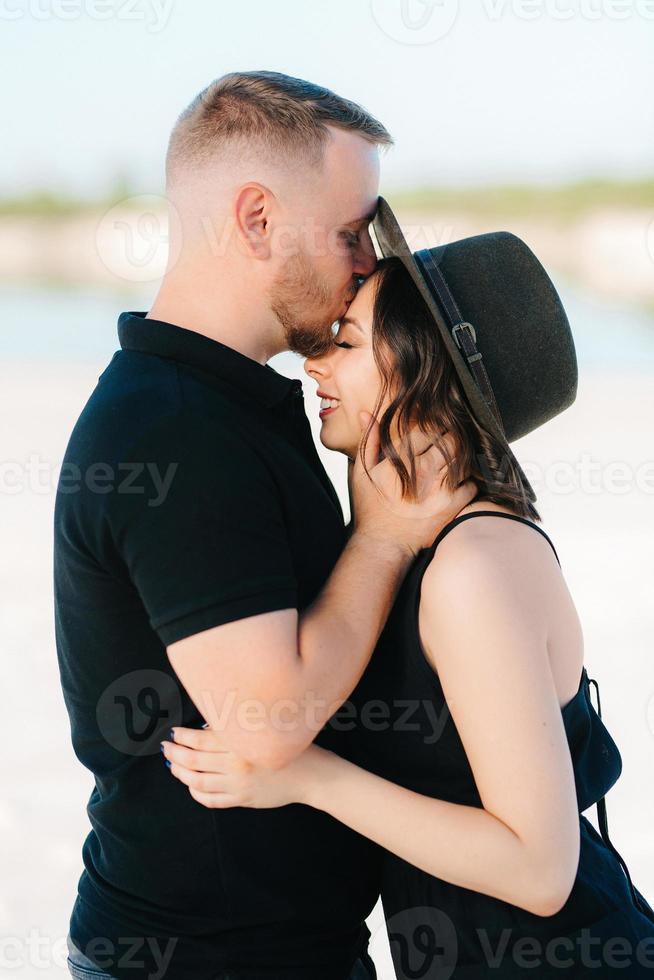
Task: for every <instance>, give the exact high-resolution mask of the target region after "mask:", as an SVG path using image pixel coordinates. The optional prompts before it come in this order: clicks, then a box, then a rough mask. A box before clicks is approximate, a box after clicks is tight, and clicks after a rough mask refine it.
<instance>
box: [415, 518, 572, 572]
mask: <svg viewBox="0 0 654 980" xmlns="http://www.w3.org/2000/svg"><path fill="white" fill-rule="evenodd" d="M469 517H508V518H509V520H511V521H520V522H521V523H522V524H528V525H529V527H533V529H534V530H535V531H538V533H539V534H542V535H543V537H544V538H545V540H546V541H547V542H548V543H549V545H550V547H551V549H552V551H553V552H554V555H555V557H556V560H557V561H558V562H559V566H560V565H561V562H560V561H559V556H558V555H557V553H556V548H555V547H554V545H553V544H552V542H551V541H550V539H549V538H548V536H547V535H546V534H545V531H543V529H542V528H540V527H538V525H537V524H534V522H533V521H530V520H528V518H526V517H518V515H517V514H504V513H502V511H499V510H475V511H472V513H470V514H460V515H459V517H455V518H454V520H453V521H450V523H449V524H446V525H445V527H444V528H443V530H442V531H441V532H440V534H439V535H438V537H437V538H436V540H435V541H434V543H433V544H432V546H431V547H432V549H435V548H436V547H437V546H438V545H439V544H440V542H441V540H442V539H443V538H444V537H445V535H446V534H448V533H449V532H450V531H451V530H452V528H453V527H456V525H457V524H460V523H462V522H463V521H467V520H468V518H469Z"/></svg>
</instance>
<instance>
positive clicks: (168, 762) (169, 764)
mask: <svg viewBox="0 0 654 980" xmlns="http://www.w3.org/2000/svg"><path fill="white" fill-rule="evenodd" d="M166 765H167V766H168V768H169V769H170V767H171V765H172V762H171V761H170V759H166Z"/></svg>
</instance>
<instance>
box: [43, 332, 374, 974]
mask: <svg viewBox="0 0 654 980" xmlns="http://www.w3.org/2000/svg"><path fill="white" fill-rule="evenodd" d="M118 333H119V339H120V346H121V350H119V351H117V352H116V353H115V354H114V356H113V358H112V360H111V361H110V363H109V365H108V366H107V368H106V369H105V370H104V372H103V373H102V375H101V376H100V378H99V381H98V384H97V387H96V388H95V390H94V391H93V393H92V395H91V397H90V399H89V401H88V402H87V404H86V406H85V408H84V409H83V411H82V414H81V415H80V417H79V419H78V421H77V423H76V425H75V428H74V430H73V432H72V435H71V438H70V441H69V444H68V448H67V451H66V455H65V459H64V462H63V466H62V470H61V476H60V480H59V486H58V490H57V500H56V510H55V528H54V532H55V539H54V579H55V582H54V584H55V621H56V636H57V650H58V657H59V666H60V674H61V682H62V687H63V692H64V698H65V702H66V707H67V709H68V713H69V716H70V724H71V734H72V742H73V747H74V750H75V753H76V755H77V756H78V758H79V759H80V761H81V762H82V763H83V764H84V765H85V766H86V767H87V768H88V769H89V770H90V771H91V772H92V773H93V775H94V778H95V788H94V789H93V791H92V793H91V796H90V799H89V802H88V806H87V813H88V816H89V820H90V823H91V827H92V830H91V832H90V833H89V835H88V837H87V838H86V841H85V842H84V845H83V855H82V856H83V862H84V871H83V873H82V875H81V878H80V880H79V884H78V898H77V900H76V903H75V906H74V909H73V912H72V917H71V922H70V932H71V937H72V939H73V941H74V942H75V944H76V945H77V946H79V947H80V948H81V949H82V950H83V951H84V952H85V953H86V955H87V956H88V957H89V958H90V959H91V960H93V962H95V963H97V965H98V967H100V968H101V969H104V970H105V971H106V972H107V973H109V974H110V975H111V976H115V977H118V978H128V980H129V978H136V977H138V978H140V977H148V976H151V977H154V976H157V977H165V978H166V980H205V978H206V980H213V978H217V977H221V976H227V975H229V976H230V977H246V978H253V977H257V978H259V977H262V978H263V977H269V978H280V980H281V978H282V977H283V978H284V980H291V978H297V980H299V978H300V977H301V978H302V980H313V978H315V980H340V978H343V980H345V978H346V977H347V976H348V975H349V972H350V968H351V966H352V964H353V963H354V961H355V960H356V957H357V955H358V953H359V951H360V950H361V949H362V948H365V946H366V944H367V940H368V937H369V931H368V929H367V927H366V925H365V922H364V919H365V918H366V916H367V915H368V914H369V913H370V911H371V910H372V908H373V906H374V904H375V901H376V899H377V895H378V862H379V853H380V852H379V849H378V848H377V847H376V846H375V845H372V844H371V843H370V842H369V841H367V840H365V839H364V838H363V837H361V836H360V835H358V834H356V833H355V832H353V831H351V830H350V829H348V828H347V827H345V826H344V825H342V824H339V823H338V822H337V821H335V820H334V819H333V818H332V817H330V816H328V815H327V814H324V813H322V812H320V811H317V810H314V809H312V808H310V807H305V806H302V805H300V804H292V805H289V806H285V807H279V808H275V809H261V810H257V809H247V808H241V807H237V808H232V809H228V810H209V809H206V808H205V807H203V806H201V805H200V804H198V803H197V802H196V801H195V800H194V799H193V798H192V796H191V795H190V793H189V791H188V789H187V787H186V786H184V785H183V784H182V783H180V782H179V781H178V780H176V779H174V778H173V777H172V776H171V775H170V773H169V771H168V769H167V768H166V767H165V765H164V762H163V756H162V755H161V753H160V751H159V742H160V741H161V740H162V739H164V738H166V737H167V736H168V731H169V729H170V727H171V726H172V725H183V726H190V727H199V726H200V725H201V724H202V722H203V720H204V719H203V717H202V715H201V714H200V712H199V711H198V709H197V708H196V707H195V705H194V704H193V702H192V701H191V700H190V698H189V697H188V696H187V694H186V692H185V690H184V689H183V687H182V686H181V684H180V683H179V682H178V680H177V677H176V675H175V673H174V671H173V670H172V667H171V666H170V663H169V660H168V657H167V654H166V649H165V647H166V645H167V644H170V643H172V642H174V641H175V640H179V639H181V638H183V637H186V636H190V635H193V634H195V633H198V632H200V631H202V630H206V629H209V628H211V627H213V626H218V625H220V624H223V623H227V622H231V621H234V620H238V619H242V618H244V617H247V616H253V615H257V614H259V613H264V612H270V611H272V610H275V609H287V608H293V607H294V608H297V609H298V610H302V609H303V608H304V607H306V606H307V605H309V604H310V603H311V602H312V601H313V599H314V598H315V597H316V595H317V594H318V593H319V591H320V590H321V588H322V586H323V585H324V583H325V581H326V580H327V578H328V577H329V575H330V572H331V570H332V568H333V567H334V564H335V563H336V561H337V559H338V556H339V554H340V552H341V550H342V547H343V545H344V542H345V539H346V530H345V528H344V524H343V515H342V511H341V508H340V504H339V501H338V498H337V496H336V493H335V491H334V488H333V486H332V484H331V483H330V481H329V478H328V477H327V474H326V473H325V470H324V468H323V466H322V464H321V462H320V459H319V457H318V454H317V452H316V448H315V445H314V443H313V439H312V436H311V430H310V426H309V422H308V419H307V417H306V414H305V412H304V402H303V396H302V386H301V383H300V382H299V381H294V380H290V379H288V378H285V377H282V376H281V375H279V374H278V373H277V372H275V371H274V370H273V369H272V368H271V367H269V366H268V365H265V366H263V365H260V364H258V363H257V362H255V361H253V360H251V359H250V358H248V357H245V356H244V355H242V354H240V353H238V352H237V351H234V350H232V349H231V348H229V347H226V346H225V345H223V344H221V343H218V342H217V341H214V340H211V339H209V338H207V337H204V336H202V335H200V334H198V333H195V332H193V331H190V330H186V329H183V328H181V327H178V326H175V325H173V324H170V323H163V322H161V321H157V320H150V319H146V318H145V314H143V313H123V314H122V315H121V316H120V319H119V322H118ZM265 656H266V650H265V649H262V650H261V657H265ZM350 727H351V726H350ZM341 731H342V728H339V729H337V728H335V727H332V725H328V726H326V727H325V728H324V729H323V730H322V732H321V733H320V734H319V735H318V738H317V740H316V741H317V742H318V743H319V744H322V745H324V746H326V747H328V748H331V749H332V750H334V751H339V747H341V746H344V744H345V743H344V741H343V742H341V741H339V740H340V739H343V740H344V739H345V738H346V737H350V736H351V732H349V733H348V734H347V735H345V734H344V735H341ZM342 754H347V753H346V752H345V751H343V753H342ZM139 964H140V965H139Z"/></svg>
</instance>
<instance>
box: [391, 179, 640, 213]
mask: <svg viewBox="0 0 654 980" xmlns="http://www.w3.org/2000/svg"><path fill="white" fill-rule="evenodd" d="M389 203H390V204H391V205H392V206H393V207H394V208H397V209H398V210H411V211H421V212H423V213H424V212H431V211H466V212H469V213H472V214H479V215H487V214H488V215H491V214H503V215H530V216H532V215H533V216H534V217H556V218H559V219H563V220H565V219H574V218H577V217H579V216H580V215H582V214H584V213H587V212H589V211H593V210H596V209H597V208H605V207H606V208H624V207H628V208H654V177H647V178H641V179H639V180H605V179H601V178H587V179H585V180H579V181H576V182H574V183H569V184H557V185H539V184H505V185H496V186H488V187H458V188H449V187H442V188H438V187H431V188H430V187H424V188H418V189H416V190H412V191H401V192H397V193H393V194H389Z"/></svg>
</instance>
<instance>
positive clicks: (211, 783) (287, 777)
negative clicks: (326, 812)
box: [161, 726, 332, 809]
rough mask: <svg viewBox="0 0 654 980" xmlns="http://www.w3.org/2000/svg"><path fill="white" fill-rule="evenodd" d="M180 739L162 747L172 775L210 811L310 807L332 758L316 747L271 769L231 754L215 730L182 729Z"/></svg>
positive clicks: (179, 734) (177, 737) (325, 751)
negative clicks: (314, 787)
mask: <svg viewBox="0 0 654 980" xmlns="http://www.w3.org/2000/svg"><path fill="white" fill-rule="evenodd" d="M174 733H175V741H174V742H162V743H161V745H162V751H163V753H164V755H165V757H166V759H167V760H168V761H169V762H170V764H171V765H170V772H171V774H172V775H173V776H174V777H175V778H176V779H179V781H180V782H182V783H184V784H185V785H186V786H188V788H189V792H190V794H191V796H192V797H193V799H194V800H197V802H198V803H201V804H202V805H203V806H206V807H208V808H210V809H225V808H227V807H232V806H246V807H254V808H257V809H263V808H268V807H277V806H286V805H287V804H289V803H305V802H306V801H307V798H308V792H309V790H310V788H311V785H312V780H315V779H317V778H318V776H319V771H320V765H321V763H322V761H323V757H325V756H330V755H332V753H331V752H328V751H327V750H326V749H321V748H319V747H318V746H317V745H310V746H309V747H308V748H307V749H305V751H304V752H302V753H301V754H300V755H299V756H298V757H297V758H295V759H293V761H292V762H290V763H289V764H288V765H286V766H284V767H283V768H282V769H266V768H264V767H263V766H257V765H254V764H253V763H251V762H248V761H247V760H246V759H242V758H241V757H239V756H237V755H235V754H234V753H233V752H230V751H228V750H226V749H225V747H224V745H223V743H222V739H221V736H220V734H219V733H218V732H214V731H212V730H211V729H210V728H202V729H196V728H180V727H179V726H177V727H176V728H175V729H174Z"/></svg>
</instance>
